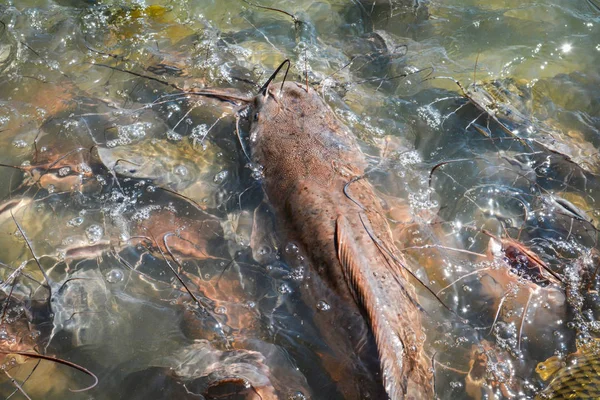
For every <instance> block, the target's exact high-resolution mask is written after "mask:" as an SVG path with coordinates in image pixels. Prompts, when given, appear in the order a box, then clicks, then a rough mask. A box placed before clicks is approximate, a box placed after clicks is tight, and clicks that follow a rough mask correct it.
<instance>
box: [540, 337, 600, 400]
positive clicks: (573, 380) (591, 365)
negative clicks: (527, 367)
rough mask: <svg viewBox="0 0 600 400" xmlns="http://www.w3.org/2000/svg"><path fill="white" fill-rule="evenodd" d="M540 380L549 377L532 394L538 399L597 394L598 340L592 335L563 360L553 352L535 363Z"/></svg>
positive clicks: (599, 376)
mask: <svg viewBox="0 0 600 400" xmlns="http://www.w3.org/2000/svg"><path fill="white" fill-rule="evenodd" d="M535 371H536V372H537V373H538V374H539V375H540V377H541V378H542V379H543V380H547V379H548V378H550V377H552V380H551V381H550V383H549V384H548V386H547V387H546V388H545V389H544V390H543V391H542V392H540V393H539V394H538V395H537V396H536V400H542V399H598V398H600V341H599V339H593V340H592V341H591V342H590V343H588V344H586V345H584V346H581V347H580V348H579V349H578V350H577V352H575V353H573V354H570V355H569V356H568V357H567V359H566V362H565V361H563V360H561V359H560V358H559V357H557V356H553V357H550V358H549V359H547V360H546V361H544V362H541V363H539V364H538V365H537V367H536V369H535Z"/></svg>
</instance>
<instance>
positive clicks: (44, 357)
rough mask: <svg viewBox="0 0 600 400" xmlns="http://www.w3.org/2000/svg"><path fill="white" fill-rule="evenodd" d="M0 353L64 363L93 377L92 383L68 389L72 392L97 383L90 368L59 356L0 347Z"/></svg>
mask: <svg viewBox="0 0 600 400" xmlns="http://www.w3.org/2000/svg"><path fill="white" fill-rule="evenodd" d="M0 354H7V355H8V354H18V355H20V356H23V357H31V358H37V359H40V360H46V361H52V362H55V363H57V364H62V365H66V366H67V367H71V368H73V369H76V370H78V371H80V372H83V373H84V374H86V375H88V376H90V377H91V378H93V379H94V383H93V384H91V385H90V386H88V387H85V388H83V389H69V391H71V392H74V393H79V392H85V391H87V390H90V389H93V388H95V387H96V386H97V385H98V377H97V376H96V375H94V373H93V372H91V371H90V370H88V369H86V368H84V367H82V366H81V365H78V364H75V363H72V362H71V361H67V360H63V359H61V358H56V357H51V356H46V355H43V354H37V353H30V352H26V351H18V350H2V349H0Z"/></svg>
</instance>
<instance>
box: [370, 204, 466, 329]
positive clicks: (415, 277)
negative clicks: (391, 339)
mask: <svg viewBox="0 0 600 400" xmlns="http://www.w3.org/2000/svg"><path fill="white" fill-rule="evenodd" d="M359 217H360V222H361V223H362V224H363V227H364V228H365V230H366V232H367V234H368V235H369V237H370V238H371V240H373V242H375V244H376V245H377V248H378V249H379V251H381V252H382V253H385V254H387V255H388V256H389V257H390V258H391V259H392V260H393V261H394V262H396V264H398V265H399V266H400V267H401V268H402V269H404V270H405V271H406V272H408V274H409V275H410V276H412V277H413V278H414V279H415V280H416V281H417V282H419V284H420V285H421V286H422V287H424V288H425V290H427V291H428V292H429V293H430V294H432V295H433V297H435V299H436V300H437V301H438V302H439V303H440V304H441V305H442V306H443V307H444V308H445V309H446V310H448V311H449V312H451V313H452V314H453V315H455V316H456V317H457V318H458V319H459V320H460V321H461V322H462V323H464V324H467V325H470V324H469V322H468V321H466V320H465V319H464V318H462V317H461V316H460V315H458V314H457V313H456V312H455V311H454V310H452V309H451V308H450V307H448V306H447V305H446V303H444V302H443V301H442V300H441V299H440V298H439V297H438V295H437V294H436V293H435V292H434V291H433V290H431V288H430V287H429V286H427V285H426V284H425V283H424V282H423V281H422V280H421V279H419V277H417V276H416V275H415V274H414V273H413V272H412V271H411V270H410V269H409V268H408V267H406V265H404V263H403V262H401V261H400V260H399V259H398V258H397V257H396V256H395V255H394V254H393V253H392V252H391V251H390V250H389V249H388V248H387V247H385V245H384V244H383V243H382V242H381V240H379V238H378V237H376V236H375V235H374V234H373V233H372V232H371V230H370V229H369V228H368V227H367V225H366V223H365V221H364V220H363V217H362V213H361V214H359ZM394 279H395V280H396V282H397V283H398V284H399V285H400V286H401V287H402V288H404V286H403V285H402V283H401V282H399V281H398V278H397V277H395V276H394ZM406 294H407V296H408V297H409V298H410V299H411V301H413V302H414V304H415V305H416V306H417V308H418V309H420V310H423V308H422V307H421V305H420V304H419V303H418V302H416V301H415V300H414V299H413V298H412V296H411V295H410V294H408V293H406Z"/></svg>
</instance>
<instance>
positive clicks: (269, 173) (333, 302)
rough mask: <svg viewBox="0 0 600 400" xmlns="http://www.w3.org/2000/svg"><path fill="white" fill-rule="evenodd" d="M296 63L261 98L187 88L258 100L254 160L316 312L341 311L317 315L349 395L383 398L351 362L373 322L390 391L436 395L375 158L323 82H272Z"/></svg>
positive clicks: (335, 372) (326, 360) (329, 358)
mask: <svg viewBox="0 0 600 400" xmlns="http://www.w3.org/2000/svg"><path fill="white" fill-rule="evenodd" d="M286 63H289V61H286V62H284V63H283V64H282V65H281V66H280V67H279V68H278V69H277V71H276V72H275V74H273V76H272V77H271V78H270V79H269V81H268V82H267V83H266V84H265V85H264V86H263V87H262V88H261V90H260V92H259V94H258V95H256V96H255V97H254V98H248V97H245V96H242V95H238V94H236V93H233V94H232V92H230V91H226V90H221V89H200V90H194V91H189V92H186V93H188V94H190V95H199V96H205V97H209V98H215V99H219V100H221V101H225V102H230V103H234V104H240V103H241V104H244V105H249V106H250V107H249V109H248V114H247V115H248V119H249V122H250V136H249V142H250V148H251V153H252V159H253V161H254V162H255V163H257V164H259V165H260V166H262V168H263V169H262V175H263V183H264V189H265V192H266V195H267V197H268V199H269V201H270V203H271V204H272V205H273V206H274V208H275V209H276V211H277V214H278V217H279V220H280V221H282V224H283V227H284V231H285V234H284V235H283V237H281V238H280V239H281V240H283V241H287V242H292V243H294V244H297V245H299V246H298V247H299V252H300V253H301V254H303V255H305V256H306V257H307V258H308V260H309V261H310V265H311V266H312V268H311V269H310V270H309V271H306V272H305V274H304V282H303V284H302V285H301V286H300V287H301V289H302V297H303V300H304V301H305V302H307V303H308V304H311V302H312V304H311V305H313V307H314V309H320V308H319V307H318V303H320V302H321V301H322V300H325V301H326V303H327V304H328V305H329V306H330V307H331V309H332V311H333V312H316V313H315V314H314V315H313V316H312V318H313V319H314V321H315V324H316V325H317V327H318V328H319V329H320V332H319V333H320V335H322V336H323V338H324V341H325V342H326V343H327V344H328V345H329V346H330V347H331V348H332V349H333V353H334V354H333V355H331V354H321V356H322V357H323V364H324V367H325V368H326V369H327V371H328V372H329V373H330V375H331V377H332V378H333V379H334V380H336V381H337V382H338V385H339V386H340V388H341V392H342V394H343V396H344V398H347V399H350V398H352V399H355V398H356V399H362V398H373V396H375V398H381V397H380V396H381V394H380V393H379V391H380V389H374V388H372V387H371V386H372V385H371V383H372V379H370V378H369V377H359V378H358V380H357V383H349V382H348V381H351V380H352V378H351V376H352V375H350V374H352V373H353V372H354V371H355V370H354V369H352V366H351V365H348V364H349V363H350V362H352V361H353V359H352V356H350V354H351V353H352V351H353V350H354V351H356V352H357V353H359V354H360V353H362V352H364V348H365V344H369V343H368V341H365V339H366V338H367V337H366V335H368V331H369V329H370V330H371V331H372V333H373V336H374V338H375V343H376V346H377V350H378V353H379V363H380V369H381V372H382V379H383V383H384V386H385V390H386V392H387V394H388V396H389V397H390V398H391V399H393V400H397V399H403V398H410V399H431V398H433V396H434V395H433V386H432V369H431V362H430V359H429V358H428V357H427V356H426V355H425V354H424V352H423V349H422V347H423V342H424V340H425V333H424V331H423V327H422V324H421V316H420V312H421V311H420V306H419V304H418V303H417V301H416V294H415V290H414V287H413V286H412V284H411V283H410V282H409V279H408V276H409V272H408V270H407V269H405V267H404V265H403V263H404V260H403V258H402V257H401V256H400V255H399V254H397V251H396V249H395V247H394V244H393V239H392V234H391V231H390V227H389V225H388V223H387V219H386V217H385V215H384V211H383V208H382V205H381V199H380V198H379V197H378V196H377V195H376V193H375V191H374V189H373V187H372V186H371V185H370V184H369V183H368V182H367V181H366V180H365V179H363V178H364V177H365V170H366V167H367V162H366V159H365V157H364V155H363V154H362V152H361V151H360V148H359V147H358V144H357V142H356V139H355V137H354V135H353V134H352V133H351V132H350V130H349V129H348V128H347V127H346V126H345V125H344V124H343V123H342V122H341V121H339V120H338V119H337V118H336V116H335V114H334V112H333V111H332V110H331V108H330V107H329V106H328V105H327V104H326V103H325V102H324V101H323V100H322V99H321V98H320V97H319V95H318V94H317V92H316V91H315V90H314V89H312V88H310V87H308V86H304V85H301V84H299V83H293V82H287V83H284V84H282V85H281V87H279V86H277V87H274V86H273V87H272V85H271V82H272V79H273V77H274V76H276V74H277V72H278V71H279V70H280V69H281V68H282V67H283V66H284V65H285V64H286ZM108 68H111V69H116V70H119V71H122V70H120V69H117V68H114V67H108ZM122 72H127V73H130V74H133V75H136V76H140V77H143V78H148V79H152V80H154V81H157V82H159V83H162V84H164V85H167V86H170V87H174V88H176V89H178V90H181V91H183V90H182V89H180V88H179V87H177V86H176V85H172V84H169V83H168V82H165V81H161V80H159V79H156V78H152V77H148V76H145V75H141V74H137V73H135V72H131V71H122ZM258 170H260V168H259V169H258ZM322 296H324V297H325V299H323V297H322ZM327 308H329V307H327ZM349 346H352V347H351V348H349ZM372 372H373V371H370V373H372Z"/></svg>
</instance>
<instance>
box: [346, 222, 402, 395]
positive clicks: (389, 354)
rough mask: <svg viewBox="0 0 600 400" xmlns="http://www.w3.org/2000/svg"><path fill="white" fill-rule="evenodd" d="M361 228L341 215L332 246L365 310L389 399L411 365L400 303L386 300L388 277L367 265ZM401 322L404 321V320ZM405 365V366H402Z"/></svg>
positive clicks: (369, 252) (399, 391)
mask: <svg viewBox="0 0 600 400" xmlns="http://www.w3.org/2000/svg"><path fill="white" fill-rule="evenodd" d="M363 234H365V233H364V232H355V230H354V229H352V226H351V224H350V222H349V221H348V220H347V219H346V217H344V216H339V217H338V218H337V221H336V239H337V241H336V250H337V255H338V260H339V262H340V264H341V266H342V270H343V272H344V277H345V278H346V283H347V284H348V286H349V287H350V289H351V291H352V292H353V293H354V295H355V299H356V300H357V302H358V303H359V304H360V305H361V306H362V307H363V309H364V310H365V311H366V313H367V315H368V318H369V321H370V325H371V328H372V330H373V333H374V335H375V341H376V343H377V348H378V351H379V358H380V362H381V371H382V375H383V382H384V385H385V389H386V391H387V393H388V395H389V396H390V398H391V399H393V400H396V399H402V398H404V397H405V395H406V393H407V384H408V375H409V374H408V373H409V372H410V369H412V367H411V366H410V365H406V366H405V363H404V360H405V357H406V356H407V354H406V349H405V343H404V340H405V339H406V338H405V337H403V336H405V335H403V334H402V333H401V332H400V330H399V328H400V327H401V321H400V320H399V318H398V316H399V313H398V312H399V311H400V310H398V309H397V307H402V304H393V303H390V299H391V298H393V297H394V296H391V297H390V296H389V293H385V291H384V289H385V288H386V285H387V284H388V282H391V281H392V279H391V277H389V276H388V277H386V276H385V274H384V275H380V273H381V272H382V271H381V270H380V268H379V266H374V267H375V268H371V265H370V263H371V262H372V261H373V258H372V257H374V256H373V254H375V253H374V251H378V250H377V249H372V248H364V247H365V245H364V243H368V241H366V240H361V236H360V235H363ZM382 280H383V282H385V284H383V283H382ZM404 322H405V323H406V322H407V321H404ZM405 368H407V370H405Z"/></svg>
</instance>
